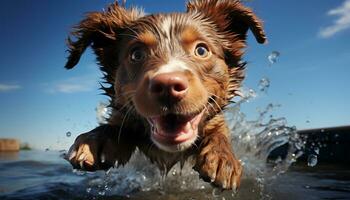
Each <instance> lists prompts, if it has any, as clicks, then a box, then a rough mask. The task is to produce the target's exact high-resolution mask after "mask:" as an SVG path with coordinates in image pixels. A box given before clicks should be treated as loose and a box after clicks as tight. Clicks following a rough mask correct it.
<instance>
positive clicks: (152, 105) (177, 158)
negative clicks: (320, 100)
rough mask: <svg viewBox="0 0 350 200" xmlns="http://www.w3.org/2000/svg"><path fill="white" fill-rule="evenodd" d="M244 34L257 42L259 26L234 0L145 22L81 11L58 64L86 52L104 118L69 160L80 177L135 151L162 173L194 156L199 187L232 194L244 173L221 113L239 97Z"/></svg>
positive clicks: (136, 14)
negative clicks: (103, 98)
mask: <svg viewBox="0 0 350 200" xmlns="http://www.w3.org/2000/svg"><path fill="white" fill-rule="evenodd" d="M248 29H250V30H251V31H252V32H253V34H254V36H255V37H256V39H257V41H258V42H259V43H264V42H265V40H266V38H265V34H264V31H263V28H262V23H261V21H260V20H259V19H258V18H257V17H256V16H255V14H254V13H253V12H252V11H251V10H250V9H249V8H246V7H245V6H243V5H242V4H241V3H240V2H239V1H235V0H197V1H195V0H193V1H190V2H188V3H187V12H185V13H169V14H152V15H144V14H143V13H142V12H140V11H139V10H138V9H135V8H131V9H125V8H124V7H121V6H119V5H118V3H114V4H112V5H110V6H109V7H108V10H107V11H105V12H92V13H89V14H87V16H86V18H85V19H84V20H82V21H81V22H80V23H79V24H78V25H77V26H76V27H75V28H74V30H73V32H72V36H73V37H74V39H73V40H72V39H68V46H69V53H70V55H69V57H68V61H67V64H66V66H65V67H66V68H67V69H71V68H73V67H74V66H75V65H76V64H77V63H78V62H79V59H80V56H81V55H82V54H83V52H84V51H85V49H86V48H87V47H89V46H91V48H92V49H93V50H94V52H95V54H96V56H97V60H98V62H99V65H100V68H101V70H102V71H103V72H104V75H105V80H106V82H105V83H106V84H108V85H109V86H106V84H104V85H103V86H102V89H103V90H104V91H105V94H106V95H108V96H109V97H110V105H109V106H110V107H111V109H112V113H111V115H110V117H109V119H108V123H107V124H104V125H101V126H99V127H97V128H95V129H94V130H92V131H90V132H88V133H84V134H81V135H80V136H79V137H78V138H77V139H76V141H75V143H74V144H73V145H72V147H71V148H70V151H69V153H68V160H69V161H70V162H71V164H72V165H73V166H74V167H75V168H80V169H83V170H91V171H93V170H99V169H108V168H110V167H113V166H115V167H118V166H120V165H124V164H125V163H127V162H128V160H129V159H130V156H131V155H132V154H133V152H134V151H135V149H136V148H138V149H139V150H140V151H141V152H142V153H143V154H145V155H146V156H147V157H148V158H149V159H150V161H151V162H153V163H155V164H156V165H157V166H158V167H159V168H160V170H164V171H168V170H169V169H170V168H171V167H172V166H173V165H174V164H176V163H177V162H181V163H182V164H183V163H184V162H185V161H186V160H188V158H192V160H193V164H194V169H195V170H196V171H198V172H199V174H200V177H201V178H203V179H204V180H205V181H210V182H212V183H213V184H214V185H216V186H218V187H221V188H223V189H236V188H237V187H238V186H239V183H240V177H241V174H242V167H241V164H240V162H239V161H238V160H237V159H236V158H235V156H234V154H233V152H232V146H231V144H230V139H229V138H230V137H229V134H230V133H229V129H228V127H227V124H226V122H225V119H224V116H223V112H222V111H223V110H224V109H225V106H227V105H228V104H229V103H230V99H232V98H233V97H234V96H236V95H238V94H239V88H240V84H241V82H242V79H243V78H244V72H243V71H244V66H245V64H244V63H243V62H241V61H240V60H241V57H242V54H243V48H244V47H245V40H246V35H247V31H248Z"/></svg>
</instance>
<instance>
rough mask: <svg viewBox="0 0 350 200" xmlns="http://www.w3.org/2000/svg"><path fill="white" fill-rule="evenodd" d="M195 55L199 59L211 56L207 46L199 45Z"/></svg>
mask: <svg viewBox="0 0 350 200" xmlns="http://www.w3.org/2000/svg"><path fill="white" fill-rule="evenodd" d="M194 53H195V55H196V56H198V57H201V58H205V57H207V56H208V55H209V49H208V47H207V45H205V44H198V45H197V46H196V50H195V51H194Z"/></svg>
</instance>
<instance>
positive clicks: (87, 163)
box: [66, 131, 116, 171]
mask: <svg viewBox="0 0 350 200" xmlns="http://www.w3.org/2000/svg"><path fill="white" fill-rule="evenodd" d="M112 143H113V141H112V139H111V138H108V137H106V136H105V135H103V134H101V133H99V132H96V131H91V132H88V133H84V134H81V135H79V136H78V137H77V139H76V140H75V142H74V144H73V145H72V146H71V147H70V149H69V151H68V154H67V156H66V160H68V161H69V162H70V163H71V164H72V165H73V167H74V168H75V169H82V170H87V171H95V170H99V169H108V168H110V167H112V166H114V163H115V161H116V158H115V156H113V152H114V151H113V144H112Z"/></svg>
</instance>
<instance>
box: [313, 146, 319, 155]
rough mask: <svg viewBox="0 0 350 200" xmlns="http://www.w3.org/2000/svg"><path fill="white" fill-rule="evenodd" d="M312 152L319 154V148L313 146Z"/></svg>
mask: <svg viewBox="0 0 350 200" xmlns="http://www.w3.org/2000/svg"><path fill="white" fill-rule="evenodd" d="M314 152H315V153H316V154H317V155H319V153H320V149H319V148H318V147H315V148H314Z"/></svg>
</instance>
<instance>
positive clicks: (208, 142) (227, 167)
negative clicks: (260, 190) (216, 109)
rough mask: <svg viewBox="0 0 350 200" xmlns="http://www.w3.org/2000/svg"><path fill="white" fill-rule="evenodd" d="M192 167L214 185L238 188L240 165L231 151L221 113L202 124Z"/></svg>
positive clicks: (224, 187) (240, 172)
mask: <svg viewBox="0 0 350 200" xmlns="http://www.w3.org/2000/svg"><path fill="white" fill-rule="evenodd" d="M194 169H195V170H196V171H198V172H199V174H200V176H201V177H202V178H203V179H204V180H205V181H208V182H209V181H210V182H212V183H213V184H214V185H216V186H219V187H221V188H223V189H233V190H236V189H237V188H238V186H239V184H240V178H241V175H242V166H241V164H240V162H239V161H238V160H237V159H236V158H235V155H234V154H233V152H232V146H231V144H230V141H229V129H228V127H227V125H226V122H225V120H224V117H223V116H222V115H218V116H216V117H214V118H213V119H211V120H210V121H209V122H208V123H207V124H206V125H205V126H204V129H203V138H202V140H201V143H200V146H199V152H198V155H197V157H196V164H195V166H194Z"/></svg>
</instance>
